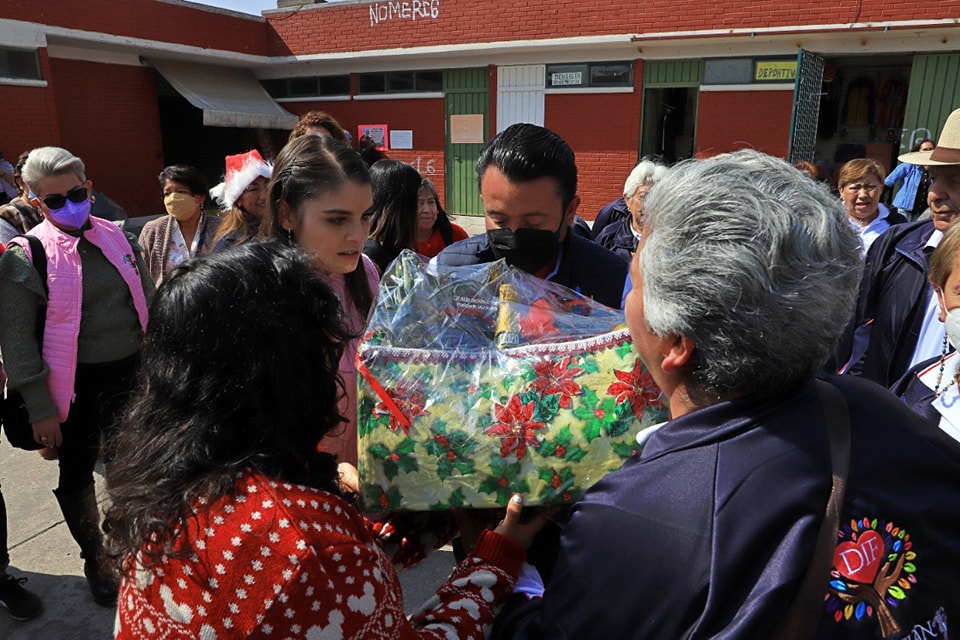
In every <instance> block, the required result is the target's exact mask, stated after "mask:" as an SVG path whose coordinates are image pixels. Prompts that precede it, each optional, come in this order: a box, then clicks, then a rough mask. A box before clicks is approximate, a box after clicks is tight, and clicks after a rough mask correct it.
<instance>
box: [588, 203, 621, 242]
mask: <svg viewBox="0 0 960 640" xmlns="http://www.w3.org/2000/svg"><path fill="white" fill-rule="evenodd" d="M629 217H630V209H629V208H628V207H627V201H626V200H624V199H623V196H620V197H619V198H617V199H616V200H614V201H613V202H609V203H607V204H605V205H603V207H601V209H600V211H598V212H597V217H596V218H595V219H594V221H593V237H594V238H597V237H599V236H600V232H601V231H603V230H604V228H605V227H606V226H607V225H610V224H612V223H614V222H616V221H617V220H621V219H623V218H629Z"/></svg>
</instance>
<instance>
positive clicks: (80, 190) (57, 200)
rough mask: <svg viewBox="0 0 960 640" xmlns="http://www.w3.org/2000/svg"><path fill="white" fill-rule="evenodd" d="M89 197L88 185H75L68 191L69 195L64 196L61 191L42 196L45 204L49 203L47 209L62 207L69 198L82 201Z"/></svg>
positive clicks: (73, 200)
mask: <svg viewBox="0 0 960 640" xmlns="http://www.w3.org/2000/svg"><path fill="white" fill-rule="evenodd" d="M86 199H87V188H86V187H74V188H73V189H70V191H67V195H65V196H62V195H60V194H59V193H51V194H50V195H49V196H45V197H43V198H41V200H43V204H45V205H47V209H54V210H56V209H62V208H63V206H64V205H65V204H67V200H69V201H70V202H74V203H78V204H79V203H81V202H83V201H84V200H86Z"/></svg>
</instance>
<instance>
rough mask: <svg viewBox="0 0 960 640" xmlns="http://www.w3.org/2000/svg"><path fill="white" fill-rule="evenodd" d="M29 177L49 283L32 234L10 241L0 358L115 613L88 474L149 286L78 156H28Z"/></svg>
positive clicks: (143, 316)
mask: <svg viewBox="0 0 960 640" xmlns="http://www.w3.org/2000/svg"><path fill="white" fill-rule="evenodd" d="M22 176H23V181H24V182H25V183H26V185H27V187H29V189H30V200H31V203H32V204H33V206H35V207H36V208H37V210H38V211H40V212H41V213H42V214H43V218H44V220H43V222H41V223H40V224H39V225H37V226H36V227H34V228H33V229H31V230H30V235H32V236H35V237H36V238H37V239H38V240H39V241H40V244H41V245H42V247H43V250H44V254H45V258H46V271H47V277H46V280H45V281H44V280H43V279H42V278H41V276H40V274H39V273H38V272H37V270H36V269H35V268H34V266H33V261H32V258H33V256H32V254H31V249H30V245H29V243H28V242H27V240H26V238H23V237H18V238H14V239H13V240H12V241H11V242H10V244H9V246H8V247H7V251H6V252H4V254H3V255H2V256H0V300H2V301H3V304H0V350H2V352H3V356H4V367H5V369H6V372H7V376H8V378H9V385H10V387H11V388H13V389H18V390H19V391H20V392H21V393H22V394H23V397H24V401H25V403H26V405H27V411H28V413H29V416H30V420H31V422H32V423H33V433H34V438H35V439H36V441H37V442H38V443H39V444H41V445H43V446H47V447H55V448H56V449H57V450H58V453H59V464H60V478H59V486H58V487H57V488H56V489H55V490H54V494H55V495H56V497H57V501H58V502H59V504H60V509H61V511H62V512H63V517H64V520H65V521H66V523H67V527H68V528H69V530H70V533H71V535H73V538H74V539H75V540H76V541H77V543H78V544H79V545H80V550H81V557H82V558H84V566H83V570H84V575H85V576H86V578H87V583H88V585H89V587H90V592H91V594H92V595H93V598H94V600H95V601H96V602H97V604H100V605H104V606H111V605H112V604H113V603H114V602H115V600H116V593H117V587H116V583H115V582H114V581H112V580H110V579H108V578H105V577H104V576H103V575H101V572H100V561H99V559H98V556H99V554H100V551H101V547H102V536H101V534H100V514H99V510H98V507H97V498H96V494H95V492H94V479H93V467H94V465H95V464H96V461H97V456H98V451H99V449H100V444H101V435H105V436H108V435H109V434H107V433H105V429H106V427H108V426H109V425H110V423H111V422H112V421H113V418H114V416H115V414H116V413H117V411H118V409H119V408H120V407H121V406H122V405H123V403H124V401H125V400H126V397H127V396H128V395H129V393H130V391H131V389H132V388H133V384H134V378H135V375H136V371H137V366H138V364H139V358H140V341H141V338H142V334H143V331H144V329H145V328H146V324H147V305H148V301H149V298H150V297H152V295H153V290H154V285H153V280H152V279H151V278H150V274H149V273H148V271H147V268H146V266H145V264H144V261H143V255H142V253H143V252H142V251H141V249H140V247H139V246H138V245H137V242H136V238H135V237H134V236H132V235H130V234H126V233H125V232H124V231H122V230H121V229H120V228H119V227H117V226H116V225H114V224H113V223H111V222H108V221H106V220H102V219H100V218H96V217H93V216H91V215H90V202H91V197H90V195H89V194H90V189H91V187H92V183H91V182H90V181H89V180H87V178H86V174H85V170H84V165H83V162H82V161H81V160H80V158H78V157H76V156H74V155H73V154H72V153H70V152H69V151H67V150H66V149H61V148H59V147H40V148H37V149H33V150H32V151H31V152H30V156H29V158H28V159H27V162H26V164H24V166H23V171H22ZM38 314H44V315H43V316H41V317H44V318H45V321H44V323H43V338H42V343H41V342H40V341H38V336H37V324H36V318H37V316H38ZM108 441H109V438H108ZM108 450H109V448H108Z"/></svg>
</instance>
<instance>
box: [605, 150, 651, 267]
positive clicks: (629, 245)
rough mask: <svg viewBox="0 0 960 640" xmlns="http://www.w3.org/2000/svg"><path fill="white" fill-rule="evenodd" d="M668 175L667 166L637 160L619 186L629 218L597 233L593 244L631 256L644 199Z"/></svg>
mask: <svg viewBox="0 0 960 640" xmlns="http://www.w3.org/2000/svg"><path fill="white" fill-rule="evenodd" d="M668 172H669V169H668V168H667V167H665V166H664V165H662V164H658V163H656V162H652V161H650V160H641V161H640V163H639V164H637V166H635V167H634V168H633V171H631V172H630V175H629V176H627V181H626V182H625V183H624V185H623V199H624V201H625V202H626V203H627V208H628V209H629V210H630V215H629V216H628V217H626V218H622V219H620V220H618V221H616V222H614V223H612V224H609V225H607V226H606V227H604V228H603V230H602V231H600V232H599V233H598V234H597V237H596V242H597V244H599V245H600V246H602V247H606V248H607V249H610V250H611V251H613V252H614V253H616V254H617V255H619V256H621V257H623V258H626V259H627V260H629V259H630V258H632V257H633V252H634V251H636V250H637V243H638V242H639V241H640V232H641V231H642V230H643V218H644V209H643V201H644V198H646V196H647V193H649V192H650V189H652V188H653V185H655V184H656V183H657V182H659V181H660V180H662V179H663V178H664V176H666V175H667V173H668Z"/></svg>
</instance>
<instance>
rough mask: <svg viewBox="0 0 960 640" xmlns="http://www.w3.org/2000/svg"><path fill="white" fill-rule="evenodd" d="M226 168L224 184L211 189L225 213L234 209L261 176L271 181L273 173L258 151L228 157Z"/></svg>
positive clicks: (212, 195)
mask: <svg viewBox="0 0 960 640" xmlns="http://www.w3.org/2000/svg"><path fill="white" fill-rule="evenodd" d="M226 167H227V170H226V172H225V173H224V176H223V182H221V183H220V184H218V185H217V186H215V187H214V188H213V189H210V197H211V198H213V199H215V200H216V201H217V204H218V205H220V209H221V210H223V211H229V210H230V209H232V208H233V206H234V205H235V204H236V203H237V200H239V199H240V196H241V195H243V192H244V190H245V189H246V188H247V187H249V186H250V183H252V182H253V181H254V180H256V179H257V178H259V177H261V176H262V177H264V178H266V179H267V180H269V179H270V175H271V174H272V173H273V165H271V164H268V163H266V162H264V161H263V158H262V157H261V156H260V153H259V152H258V151H257V150H256V149H252V150H250V151H248V152H246V153H238V154H237V155H235V156H227V157H226Z"/></svg>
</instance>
